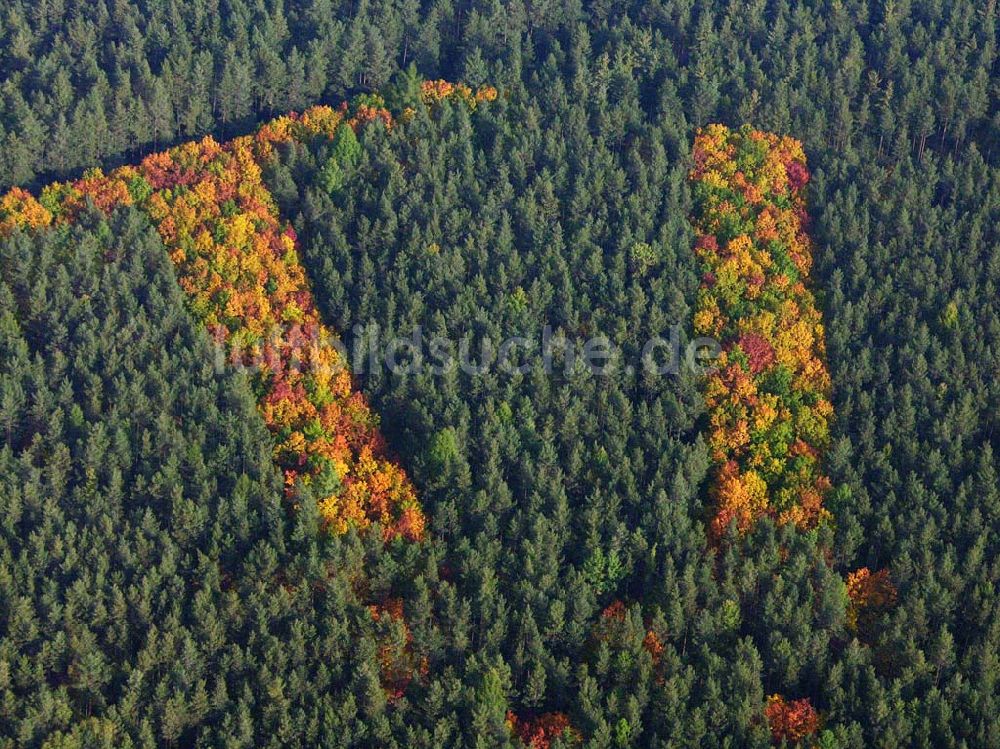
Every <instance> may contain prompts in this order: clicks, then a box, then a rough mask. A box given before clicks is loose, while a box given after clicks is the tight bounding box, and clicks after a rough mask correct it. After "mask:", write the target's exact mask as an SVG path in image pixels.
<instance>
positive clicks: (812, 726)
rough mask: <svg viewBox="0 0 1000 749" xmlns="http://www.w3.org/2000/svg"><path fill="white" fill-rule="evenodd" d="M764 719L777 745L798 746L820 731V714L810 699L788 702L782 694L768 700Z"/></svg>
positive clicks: (772, 696) (774, 695)
mask: <svg viewBox="0 0 1000 749" xmlns="http://www.w3.org/2000/svg"><path fill="white" fill-rule="evenodd" d="M764 717H765V718H766V719H767V725H768V728H770V729H771V740H772V741H773V742H774V744H775V745H779V744H781V743H782V742H783V741H784V742H787V743H788V744H797V743H799V742H800V741H802V740H803V739H805V738H807V737H809V736H811V735H813V734H814V733H816V731H818V730H819V713H817V712H816V708H814V707H813V706H812V703H810V702H809V700H808V698H803V699H800V700H791V701H786V700H785V698H784V697H782V696H781V695H780V694H773V695H771V696H770V697H768V699H767V705H766V706H765V707H764Z"/></svg>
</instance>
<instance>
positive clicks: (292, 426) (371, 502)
mask: <svg viewBox="0 0 1000 749" xmlns="http://www.w3.org/2000/svg"><path fill="white" fill-rule="evenodd" d="M449 98H451V99H455V100H458V101H461V102H463V103H465V104H466V105H467V106H469V107H474V106H476V105H477V104H479V103H481V102H484V101H491V100H493V99H495V98H496V90H495V89H493V88H491V87H482V88H481V89H479V90H477V91H475V92H473V91H472V90H471V89H469V88H468V87H465V86H456V85H452V84H448V83H446V82H441V81H428V82H425V83H424V84H423V89H422V100H423V102H424V103H425V105H428V106H430V105H433V104H436V103H437V102H439V101H442V100H444V99H449ZM372 123H377V124H380V125H381V126H383V127H385V128H387V129H389V128H392V127H393V125H394V121H393V117H392V115H391V114H390V112H389V111H388V110H387V109H385V107H384V106H383V105H382V102H381V99H379V97H377V96H372V95H369V96H366V97H361V98H359V100H357V101H355V102H354V103H353V105H352V106H348V105H347V104H346V103H345V104H344V105H342V106H341V107H340V108H337V109H333V108H331V107H326V106H317V107H312V108H310V109H308V110H306V111H305V112H303V113H302V114H294V113H293V114H290V115H287V116H282V117H279V118H277V119H275V120H273V121H271V122H268V123H266V124H265V125H263V126H261V127H260V128H259V130H258V131H257V132H256V133H255V134H254V135H252V136H244V137H239V138H235V139H234V140H232V141H229V142H228V143H224V144H219V143H217V142H216V141H215V140H214V139H212V138H211V137H206V138H203V139H202V140H200V141H191V142H188V143H185V144H183V145H181V146H178V147H176V148H172V149H170V150H168V151H163V152H161V153H156V154H152V155H150V156H148V157H146V158H145V159H143V161H142V162H141V163H140V164H139V165H138V166H125V167H121V168H119V169H115V170H114V171H112V172H111V173H110V174H107V175H105V174H104V173H103V172H102V171H101V170H99V169H95V170H92V171H90V172H88V173H87V174H86V175H84V177H83V178H82V179H79V180H76V181H73V182H65V183H54V184H51V185H49V186H48V187H46V188H45V189H44V190H43V191H42V194H41V196H40V198H39V199H36V198H35V197H33V196H32V195H31V194H30V193H28V192H26V191H25V190H22V189H19V188H14V189H12V190H10V191H9V192H8V193H7V194H6V195H4V196H3V197H2V198H0V236H3V235H5V234H7V233H9V232H11V231H13V230H15V229H39V228H44V227H47V226H50V225H58V224H66V223H71V222H72V221H73V220H74V219H75V218H76V216H77V215H78V214H79V213H80V211H81V210H82V209H83V208H84V207H85V206H86V205H87V204H88V202H89V203H92V204H93V205H94V206H95V207H97V208H99V209H100V210H102V211H104V212H110V211H112V210H114V209H115V208H117V207H119V206H135V207H137V208H138V209H140V210H142V211H144V212H145V213H146V214H147V215H148V216H149V217H150V218H151V220H152V222H153V224H154V226H155V227H156V228H157V230H158V231H159V234H160V236H161V238H162V239H163V242H164V244H165V246H166V248H167V250H168V252H169V253H170V258H171V260H172V261H173V263H174V265H175V267H176V271H177V276H178V281H179V283H180V285H181V287H182V288H183V289H184V291H185V292H186V294H187V297H188V301H189V306H190V308H191V310H192V311H193V312H194V314H195V315H196V316H197V317H198V319H200V320H201V321H202V323H203V324H204V325H205V326H206V328H207V329H208V331H209V333H210V335H211V336H212V337H213V338H214V339H215V340H216V341H217V342H218V343H219V344H220V345H222V346H223V347H224V350H225V351H226V352H227V356H228V357H229V360H230V362H231V363H232V364H233V365H236V366H244V367H246V369H247V371H248V372H250V374H251V378H252V384H253V387H254V391H255V394H256V396H257V403H258V407H259V410H260V412H261V415H262V416H263V418H264V421H265V423H266V424H267V426H268V428H269V430H270V431H271V433H272V434H273V436H274V441H275V447H274V457H275V461H276V462H277V464H278V465H279V466H280V468H281V470H282V472H283V474H284V478H285V484H286V487H287V492H288V495H289V497H290V499H292V500H293V501H294V498H295V497H297V496H298V495H299V490H300V489H302V488H306V487H308V489H309V490H310V491H312V493H313V495H314V496H315V497H316V498H317V502H318V507H319V512H320V515H321V516H322V518H323V521H324V523H325V525H326V527H327V528H328V529H329V530H331V531H332V532H335V533H342V532H344V531H346V530H347V529H348V528H349V527H352V526H354V527H357V528H359V529H364V528H367V527H369V526H371V525H373V524H374V523H378V524H379V525H380V526H381V528H382V529H383V534H384V536H385V538H386V539H390V538H396V537H401V538H405V539H409V540H419V539H421V538H422V537H423V535H424V532H425V524H426V521H425V517H424V514H423V512H422V510H421V508H420V506H419V504H418V502H417V497H416V494H415V492H414V489H413V485H412V484H411V483H410V481H409V479H408V478H407V476H406V474H405V473H404V471H403V470H402V468H401V467H400V466H399V465H398V464H397V463H396V462H395V461H393V460H392V459H391V458H390V457H389V456H388V454H387V449H386V445H385V443H384V440H383V438H382V435H381V433H380V431H379V425H378V419H377V417H376V415H375V414H374V413H373V412H372V411H371V409H370V407H369V406H368V404H367V402H366V401H365V398H364V396H363V395H362V394H361V393H360V391H358V390H357V388H356V387H355V386H354V383H353V381H352V378H351V375H350V372H349V370H348V367H347V363H346V362H345V361H344V360H343V357H342V356H341V354H340V353H339V351H338V348H337V347H336V346H335V345H334V344H335V342H336V338H335V336H334V334H333V332H332V331H330V330H329V329H328V328H327V327H326V326H325V325H324V324H323V322H322V321H321V320H320V316H319V313H318V311H317V308H316V304H315V300H314V299H313V296H312V292H311V291H310V288H309V284H308V280H307V278H306V274H305V269H304V268H303V266H302V265H301V263H300V262H299V258H298V243H297V239H296V236H295V232H294V230H293V229H292V227H291V225H290V224H288V223H287V222H285V221H282V220H281V218H280V217H279V215H278V210H277V207H276V205H275V202H274V199H273V198H272V196H271V194H270V193H269V191H268V190H267V187H266V186H265V185H264V182H263V179H262V176H261V169H262V166H264V165H266V164H267V163H268V161H269V160H271V159H273V158H274V146H275V145H276V144H279V143H286V142H290V141H298V142H306V141H309V140H312V139H315V138H328V139H334V138H335V136H337V134H338V131H341V132H342V131H343V129H344V128H350V130H351V131H352V132H353V131H357V130H358V129H360V128H362V127H364V126H366V125H369V124H372Z"/></svg>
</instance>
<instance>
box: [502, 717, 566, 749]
mask: <svg viewBox="0 0 1000 749" xmlns="http://www.w3.org/2000/svg"><path fill="white" fill-rule="evenodd" d="M507 725H508V726H509V727H510V730H511V731H512V732H513V733H514V734H515V735H516V736H517V737H518V738H519V739H520V740H521V741H522V742H523V743H524V745H525V746H527V747H529V749H549V747H550V746H552V741H553V740H554V739H557V738H560V737H561V738H563V739H564V740H566V741H568V742H569V743H570V744H571V745H576V744H579V743H581V742H582V740H583V738H582V736H581V735H580V732H579V731H577V730H576V729H575V728H573V726H572V725H571V724H570V722H569V718H568V717H566V715H565V713H545V714H544V715H539V716H537V717H536V718H532V719H530V720H525V719H521V718H518V717H517V716H516V715H515V714H514V713H512V712H508V713H507Z"/></svg>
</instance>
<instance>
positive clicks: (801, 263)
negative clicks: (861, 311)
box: [689, 125, 896, 744]
mask: <svg viewBox="0 0 1000 749" xmlns="http://www.w3.org/2000/svg"><path fill="white" fill-rule="evenodd" d="M693 160H694V168H693V169H692V170H691V172H690V175H689V178H690V181H691V186H692V191H693V198H694V213H693V216H692V224H693V228H694V231H695V243H694V247H695V254H696V255H697V259H698V262H699V264H700V271H701V286H700V288H699V291H698V301H697V308H696V312H695V316H694V329H695V332H696V333H697V334H699V335H701V336H707V337H711V338H714V339H715V340H716V341H718V343H719V344H720V346H721V353H720V355H719V358H718V361H717V367H716V368H715V369H714V370H713V371H712V372H711V373H710V374H709V375H708V376H707V378H706V381H705V385H704V389H705V400H706V405H707V407H708V414H709V424H710V427H709V435H708V443H709V447H710V454H711V458H712V461H713V464H714V474H713V476H712V481H711V486H710V495H711V498H712V500H713V503H714V510H713V512H714V514H713V516H712V518H711V520H710V522H709V537H710V540H711V541H712V542H713V543H719V542H721V541H722V539H723V537H724V536H725V534H726V533H727V532H728V530H729V528H730V526H735V529H736V531H737V532H739V533H745V532H747V531H748V530H750V529H751V528H752V527H753V525H754V524H755V523H756V522H757V521H758V520H759V519H761V518H763V517H770V518H772V519H773V520H774V521H775V522H776V523H778V524H779V525H785V524H789V523H791V524H793V525H794V526H795V527H797V528H799V529H803V530H808V529H812V528H815V527H816V526H817V525H819V524H820V523H822V522H824V521H826V520H828V519H829V517H830V513H829V510H827V509H826V507H825V506H824V501H825V499H826V498H827V496H828V494H829V493H830V491H831V489H832V486H831V482H830V479H829V478H828V477H827V476H826V474H825V473H824V472H823V469H822V458H823V454H824V452H825V450H826V449H827V447H828V445H829V442H830V420H831V418H832V416H833V406H832V404H831V401H830V390H831V382H830V375H829V372H828V371H827V368H826V364H825V361H824V359H825V340H824V330H823V323H822V318H821V314H820V311H819V309H818V307H817V304H816V300H815V298H814V296H813V293H812V291H811V290H810V287H809V272H810V269H811V267H812V261H813V257H812V245H811V240H810V237H809V235H808V233H807V231H806V226H807V224H808V215H807V213H806V205H805V194H804V191H805V186H806V184H807V183H808V181H809V171H808V169H807V168H806V159H805V154H804V153H803V149H802V144H801V143H800V142H799V141H797V140H795V139H793V138H789V137H779V136H776V135H773V134H771V133H766V132H762V131H759V130H754V129H752V128H750V127H749V126H744V127H742V128H740V129H739V130H733V129H730V128H728V127H726V126H724V125H709V126H707V127H706V128H704V129H702V130H699V132H698V134H697V136H696V137H695V141H694V147H693ZM846 593H847V599H848V609H847V626H848V629H849V630H850V631H851V632H853V633H854V634H856V635H857V636H858V637H859V638H860V639H861V640H862V641H864V642H871V640H872V639H873V637H874V634H873V632H874V629H875V627H876V624H877V619H878V617H879V616H881V615H882V614H884V613H885V612H886V611H887V610H888V609H889V608H890V607H891V606H892V604H893V603H894V602H895V599H896V591H895V588H894V586H893V584H892V582H891V580H890V578H889V572H888V570H882V571H880V572H877V573H871V572H870V571H869V569H868V568H867V567H865V568H861V569H859V570H857V571H855V572H852V573H849V575H848V577H847V580H846ZM764 717H765V719H766V721H767V724H768V726H769V728H770V730H771V734H772V738H773V740H774V742H775V743H776V744H780V743H782V742H788V743H790V744H795V743H798V742H800V741H802V740H803V739H804V738H806V737H808V736H810V735H812V734H814V733H816V731H817V730H818V729H819V727H820V724H821V719H820V715H819V713H818V712H817V711H816V709H815V708H814V707H813V706H812V704H811V702H810V701H809V699H808V698H802V699H793V700H786V699H785V697H783V696H782V695H780V694H774V695H772V696H771V697H770V698H769V699H768V701H767V704H766V706H765V708H764Z"/></svg>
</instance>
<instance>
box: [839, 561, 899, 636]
mask: <svg viewBox="0 0 1000 749" xmlns="http://www.w3.org/2000/svg"><path fill="white" fill-rule="evenodd" d="M896 596H897V592H896V586H895V585H893V584H892V580H891V579H890V577H889V570H879V571H878V572H872V571H871V570H869V569H868V568H867V567H862V568H861V569H859V570H855V571H854V572H851V573H849V574H848V575H847V598H848V600H849V603H848V606H847V626H848V628H849V629H850V630H851V631H852V632H854V633H856V634H857V635H858V636H859V637H861V638H862V639H864V640H868V639H871V638H872V637H873V635H874V634H875V628H876V626H877V623H878V619H879V618H880V617H881V616H882V615H883V614H885V613H886V612H888V611H889V610H890V609H891V608H892V607H893V606H894V605H895V604H896Z"/></svg>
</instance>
